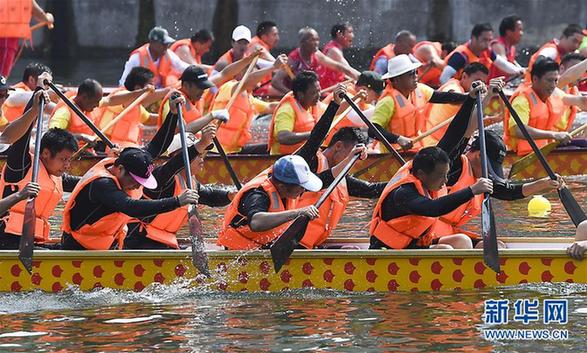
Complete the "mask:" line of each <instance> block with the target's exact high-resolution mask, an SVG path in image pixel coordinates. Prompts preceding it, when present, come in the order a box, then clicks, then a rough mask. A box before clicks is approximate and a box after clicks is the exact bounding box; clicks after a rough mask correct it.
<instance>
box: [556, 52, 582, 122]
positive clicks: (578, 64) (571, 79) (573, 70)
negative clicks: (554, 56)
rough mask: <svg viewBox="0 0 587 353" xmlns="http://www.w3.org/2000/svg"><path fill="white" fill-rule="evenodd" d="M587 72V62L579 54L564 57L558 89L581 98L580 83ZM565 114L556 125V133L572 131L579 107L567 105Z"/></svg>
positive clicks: (569, 54)
mask: <svg viewBox="0 0 587 353" xmlns="http://www.w3.org/2000/svg"><path fill="white" fill-rule="evenodd" d="M586 71H587V60H586V59H585V57H584V56H583V55H581V54H579V53H568V54H566V55H565V56H563V58H562V60H561V64H560V75H561V76H560V79H559V80H558V84H557V87H558V88H560V89H561V90H562V91H563V92H565V93H567V94H569V95H572V96H575V97H580V96H581V92H580V91H579V87H578V82H579V81H580V80H581V79H582V78H583V77H584V75H585V72H586ZM565 108H566V109H565V112H564V114H563V115H562V117H561V119H560V120H559V121H558V122H556V123H555V124H554V129H555V130H556V131H570V130H571V128H572V126H573V122H574V121H575V117H576V115H577V106H574V105H565Z"/></svg>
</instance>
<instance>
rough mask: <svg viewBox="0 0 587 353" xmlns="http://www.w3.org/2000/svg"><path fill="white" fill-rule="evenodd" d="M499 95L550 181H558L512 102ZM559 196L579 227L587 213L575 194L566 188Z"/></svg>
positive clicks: (560, 190) (559, 191)
mask: <svg viewBox="0 0 587 353" xmlns="http://www.w3.org/2000/svg"><path fill="white" fill-rule="evenodd" d="M498 94H499V96H500V97H501V100H503V102H504V104H505V106H506V107H507V108H508V110H509V111H510V114H511V116H512V117H513V118H514V120H515V121H516V124H518V127H519V128H520V131H521V132H522V134H523V135H524V137H525V138H526V141H528V143H529V144H530V146H531V147H532V150H533V151H534V153H536V157H537V158H538V160H539V161H540V163H541V164H542V167H543V168H544V170H545V171H546V173H547V174H548V176H549V177H550V179H552V180H557V178H556V175H555V174H554V171H553V170H552V168H551V167H550V165H549V164H548V162H547V161H546V158H544V155H542V152H541V151H540V149H539V148H538V146H536V142H534V139H533V138H532V136H530V134H529V133H528V130H526V126H525V125H524V123H523V122H522V119H520V116H519V115H518V113H517V112H516V111H515V109H514V107H512V104H511V103H510V101H509V100H508V99H507V97H506V96H505V94H504V93H503V91H499V92H498ZM558 196H559V197H560V200H561V202H562V204H563V206H564V207H565V210H566V211H567V213H568V214H569V217H571V220H572V221H573V223H574V224H575V226H578V225H579V223H581V222H583V221H584V220H585V219H587V215H585V212H584V211H583V209H582V208H581V206H579V203H577V200H575V198H574V197H573V194H572V193H571V191H570V190H569V189H568V188H567V187H566V186H565V187H563V188H561V189H559V190H558Z"/></svg>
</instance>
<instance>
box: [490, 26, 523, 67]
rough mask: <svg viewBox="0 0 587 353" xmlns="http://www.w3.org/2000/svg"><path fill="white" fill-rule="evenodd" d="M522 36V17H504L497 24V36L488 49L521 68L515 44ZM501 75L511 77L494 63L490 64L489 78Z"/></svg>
mask: <svg viewBox="0 0 587 353" xmlns="http://www.w3.org/2000/svg"><path fill="white" fill-rule="evenodd" d="M523 36H524V23H523V22H522V18H520V16H517V15H511V16H507V17H504V18H503V19H502V20H501V22H500V24H499V37H497V38H496V39H495V40H494V41H492V42H491V44H490V49H491V51H493V52H494V53H495V54H496V55H501V56H502V57H504V58H506V59H507V61H509V62H510V63H512V64H514V65H516V66H518V67H520V69H522V66H521V65H520V64H518V62H517V61H516V45H518V44H519V43H520V42H521V41H522V37H523ZM502 76H504V77H506V78H507V77H508V76H510V77H511V75H508V74H507V73H506V72H504V71H503V70H501V69H499V68H498V67H497V66H496V65H491V67H490V72H489V79H492V78H495V77H502Z"/></svg>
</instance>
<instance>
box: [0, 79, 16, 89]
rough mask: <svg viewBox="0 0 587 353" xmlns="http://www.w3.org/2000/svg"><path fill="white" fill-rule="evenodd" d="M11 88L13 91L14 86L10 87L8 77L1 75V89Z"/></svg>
mask: <svg viewBox="0 0 587 353" xmlns="http://www.w3.org/2000/svg"><path fill="white" fill-rule="evenodd" d="M5 89H6V90H9V91H12V90H13V88H12V87H10V85H8V83H7V82H6V77H4V76H0V90H5Z"/></svg>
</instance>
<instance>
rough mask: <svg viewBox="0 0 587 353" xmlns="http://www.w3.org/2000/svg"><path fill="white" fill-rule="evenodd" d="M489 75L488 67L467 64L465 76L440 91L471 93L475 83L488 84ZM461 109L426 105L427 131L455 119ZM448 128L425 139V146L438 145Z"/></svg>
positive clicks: (454, 80)
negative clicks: (472, 85)
mask: <svg viewBox="0 0 587 353" xmlns="http://www.w3.org/2000/svg"><path fill="white" fill-rule="evenodd" d="M488 74H489V70H488V69H487V67H485V65H483V64H481V63H478V62H475V63H470V64H467V66H465V69H464V70H463V74H462V75H461V78H460V79H456V78H451V79H450V80H448V81H447V82H446V83H445V84H444V85H442V86H441V87H440V88H439V89H438V90H439V91H441V92H458V93H462V94H465V93H467V92H469V90H470V89H471V84H472V83H473V82H474V81H481V82H487V75H488ZM459 109H460V105H456V104H434V103H428V104H427V105H426V110H425V112H424V114H425V119H426V124H425V125H426V128H425V130H426V131H427V130H430V129H431V128H433V127H435V126H436V125H438V124H440V123H442V122H443V121H446V120H448V119H450V118H452V117H454V116H455V114H456V113H457V112H458V111H459ZM447 128H448V126H447V127H444V128H442V129H440V130H438V131H436V132H435V133H433V134H432V135H430V136H429V137H427V138H426V139H424V145H426V146H433V145H436V143H438V141H439V140H440V138H442V136H444V134H445V132H446V130H447Z"/></svg>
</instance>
